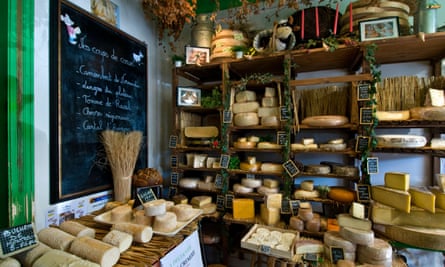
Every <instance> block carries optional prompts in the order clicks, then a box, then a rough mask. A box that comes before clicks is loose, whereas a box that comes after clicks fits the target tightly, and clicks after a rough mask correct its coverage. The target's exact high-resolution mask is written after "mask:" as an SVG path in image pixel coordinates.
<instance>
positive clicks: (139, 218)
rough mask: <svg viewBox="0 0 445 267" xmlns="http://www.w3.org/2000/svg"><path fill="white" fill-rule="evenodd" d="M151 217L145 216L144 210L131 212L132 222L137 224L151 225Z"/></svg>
mask: <svg viewBox="0 0 445 267" xmlns="http://www.w3.org/2000/svg"><path fill="white" fill-rule="evenodd" d="M153 219H154V217H153V216H145V210H137V211H135V212H134V213H133V222H134V223H137V224H142V225H148V226H151V224H152V223H153Z"/></svg>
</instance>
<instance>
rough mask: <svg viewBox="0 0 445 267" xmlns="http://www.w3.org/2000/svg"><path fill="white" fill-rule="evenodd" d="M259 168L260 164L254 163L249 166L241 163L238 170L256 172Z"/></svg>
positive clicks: (246, 163)
mask: <svg viewBox="0 0 445 267" xmlns="http://www.w3.org/2000/svg"><path fill="white" fill-rule="evenodd" d="M260 167H261V162H256V163H255V164H249V163H248V162H241V163H240V165H239V168H240V169H241V170H243V171H250V172H256V171H259V170H260Z"/></svg>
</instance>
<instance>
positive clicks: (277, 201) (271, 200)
mask: <svg viewBox="0 0 445 267" xmlns="http://www.w3.org/2000/svg"><path fill="white" fill-rule="evenodd" d="M282 198H283V195H282V194H280V193H276V194H268V195H266V206H267V207H268V208H277V209H281V200H282Z"/></svg>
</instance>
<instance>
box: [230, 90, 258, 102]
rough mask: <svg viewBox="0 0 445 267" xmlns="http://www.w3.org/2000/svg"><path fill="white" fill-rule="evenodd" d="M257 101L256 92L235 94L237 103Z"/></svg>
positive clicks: (246, 91)
mask: <svg viewBox="0 0 445 267" xmlns="http://www.w3.org/2000/svg"><path fill="white" fill-rule="evenodd" d="M255 100H256V92H255V91H251V90H243V91H239V92H238V93H236V94H235V101H236V102H237V103H244V102H250V101H255Z"/></svg>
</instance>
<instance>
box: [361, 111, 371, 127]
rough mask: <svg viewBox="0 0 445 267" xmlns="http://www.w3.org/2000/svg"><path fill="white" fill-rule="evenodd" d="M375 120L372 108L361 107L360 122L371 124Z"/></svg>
mask: <svg viewBox="0 0 445 267" xmlns="http://www.w3.org/2000/svg"><path fill="white" fill-rule="evenodd" d="M373 122H374V118H373V114H372V108H360V124H362V125H369V124H372V123H373Z"/></svg>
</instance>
